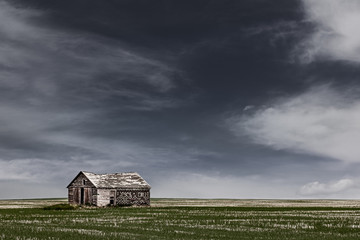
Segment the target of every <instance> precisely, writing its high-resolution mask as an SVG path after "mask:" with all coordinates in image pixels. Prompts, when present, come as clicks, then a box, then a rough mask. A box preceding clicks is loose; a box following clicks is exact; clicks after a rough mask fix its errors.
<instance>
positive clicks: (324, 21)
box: [296, 0, 360, 62]
mask: <svg viewBox="0 0 360 240" xmlns="http://www.w3.org/2000/svg"><path fill="white" fill-rule="evenodd" d="M303 6H304V9H305V13H306V19H307V20H308V21H309V22H311V23H312V24H314V30H313V33H312V34H311V35H310V37H309V38H307V39H306V40H305V41H304V42H303V43H302V44H300V45H299V48H298V49H297V50H296V53H297V54H298V53H300V56H301V60H302V61H304V62H311V61H314V60H316V59H331V60H346V61H353V62H360V33H359V31H358V26H359V25H360V2H359V1H357V0H303Z"/></svg>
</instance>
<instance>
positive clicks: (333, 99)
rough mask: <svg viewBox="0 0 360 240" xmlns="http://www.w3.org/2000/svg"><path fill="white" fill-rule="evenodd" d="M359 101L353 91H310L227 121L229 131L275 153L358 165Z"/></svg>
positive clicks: (328, 88) (332, 89)
mask: <svg viewBox="0 0 360 240" xmlns="http://www.w3.org/2000/svg"><path fill="white" fill-rule="evenodd" d="M359 121H360V98H359V97H358V94H357V90H356V89H351V90H349V89H348V90H346V89H345V90H344V89H342V90H336V89H334V88H333V87H331V86H329V85H322V86H318V87H313V88H311V89H309V90H307V91H305V92H303V93H301V94H299V95H296V96H290V97H284V98H281V99H277V100H276V101H274V103H273V104H271V106H266V107H262V108H261V109H258V110H257V111H255V112H253V113H252V114H251V113H249V114H247V113H246V112H245V113H243V114H242V115H239V116H235V117H232V118H230V119H228V123H229V126H230V128H231V130H232V131H233V132H234V133H235V134H238V135H247V136H248V137H250V138H251V139H252V140H253V141H254V142H255V143H257V144H261V145H265V146H268V147H270V148H273V149H277V150H287V151H292V152H297V153H305V154H312V155H317V156H322V157H328V158H332V159H338V160H342V161H345V162H360V158H359V156H360V149H359V147H358V144H357V142H358V139H360V126H359Z"/></svg>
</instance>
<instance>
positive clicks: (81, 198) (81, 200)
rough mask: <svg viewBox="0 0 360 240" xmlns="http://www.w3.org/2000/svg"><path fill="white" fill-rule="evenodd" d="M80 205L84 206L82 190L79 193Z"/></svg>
mask: <svg viewBox="0 0 360 240" xmlns="http://www.w3.org/2000/svg"><path fill="white" fill-rule="evenodd" d="M80 204H84V188H81V191H80Z"/></svg>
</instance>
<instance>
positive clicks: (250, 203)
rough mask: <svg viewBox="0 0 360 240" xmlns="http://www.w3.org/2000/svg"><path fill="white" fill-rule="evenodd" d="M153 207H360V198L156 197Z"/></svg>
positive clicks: (153, 200) (152, 202)
mask: <svg viewBox="0 0 360 240" xmlns="http://www.w3.org/2000/svg"><path fill="white" fill-rule="evenodd" d="M151 206H152V207H170V206H171V207H185V206H188V207H191V206H193V207H360V200H332V199H330V200H328V199H305V200H278V199H182V198H155V199H152V201H151Z"/></svg>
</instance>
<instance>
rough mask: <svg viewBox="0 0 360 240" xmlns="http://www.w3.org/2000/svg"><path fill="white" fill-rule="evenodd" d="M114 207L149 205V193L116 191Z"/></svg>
mask: <svg viewBox="0 0 360 240" xmlns="http://www.w3.org/2000/svg"><path fill="white" fill-rule="evenodd" d="M116 205H138V206H140V205H145V206H149V205H150V191H149V190H139V189H129V190H122V189H117V191H116Z"/></svg>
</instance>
